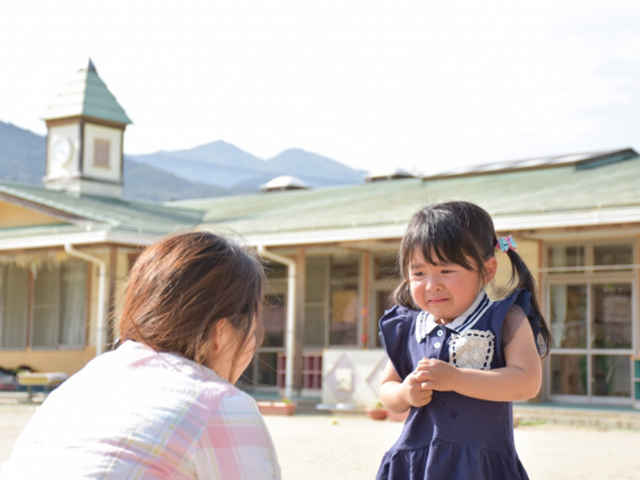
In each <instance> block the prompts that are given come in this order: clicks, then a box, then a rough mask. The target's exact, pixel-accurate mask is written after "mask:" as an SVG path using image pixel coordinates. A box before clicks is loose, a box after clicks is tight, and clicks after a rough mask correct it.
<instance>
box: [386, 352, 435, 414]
mask: <svg viewBox="0 0 640 480" xmlns="http://www.w3.org/2000/svg"><path fill="white" fill-rule="evenodd" d="M432 393H433V391H432V390H431V389H430V388H426V387H423V386H422V382H421V380H420V379H419V378H418V376H417V375H416V372H415V371H414V372H411V373H410V374H409V375H407V377H406V378H405V379H404V381H403V380H402V379H401V378H400V375H398V372H396V369H395V368H393V364H392V363H391V362H387V366H386V367H385V369H384V371H383V372H382V381H381V385H380V400H381V401H382V403H383V404H384V406H385V407H387V408H388V409H389V410H392V411H394V412H398V413H402V412H404V411H406V410H407V409H408V408H409V407H411V406H413V407H423V406H424V405H426V404H428V403H429V402H430V401H431V395H432Z"/></svg>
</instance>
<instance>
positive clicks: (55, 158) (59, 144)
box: [51, 136, 73, 169]
mask: <svg viewBox="0 0 640 480" xmlns="http://www.w3.org/2000/svg"><path fill="white" fill-rule="evenodd" d="M51 149H52V156H51V160H52V163H53V166H54V167H55V168H56V169H64V168H67V167H68V166H69V162H70V161H71V156H72V154H73V144H72V143H71V140H69V139H68V138H67V137H60V136H56V137H55V138H54V139H53V141H52V142H51Z"/></svg>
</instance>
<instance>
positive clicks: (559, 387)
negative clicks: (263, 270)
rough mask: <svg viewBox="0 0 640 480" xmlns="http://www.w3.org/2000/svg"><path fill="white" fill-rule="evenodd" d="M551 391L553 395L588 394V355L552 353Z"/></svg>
mask: <svg viewBox="0 0 640 480" xmlns="http://www.w3.org/2000/svg"><path fill="white" fill-rule="evenodd" d="M551 393H552V394H553V395H586V394H587V357H586V355H557V354H556V355H554V354H551Z"/></svg>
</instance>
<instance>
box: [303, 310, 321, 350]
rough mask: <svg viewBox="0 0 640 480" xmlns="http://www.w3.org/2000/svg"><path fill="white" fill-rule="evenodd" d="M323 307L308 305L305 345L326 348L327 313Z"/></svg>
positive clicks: (305, 317) (305, 311)
mask: <svg viewBox="0 0 640 480" xmlns="http://www.w3.org/2000/svg"><path fill="white" fill-rule="evenodd" d="M324 310H325V309H324V306H322V305H307V306H306V307H305V309H304V345H305V346H314V347H315V346H322V347H324V342H325V340H324V330H325V312H324Z"/></svg>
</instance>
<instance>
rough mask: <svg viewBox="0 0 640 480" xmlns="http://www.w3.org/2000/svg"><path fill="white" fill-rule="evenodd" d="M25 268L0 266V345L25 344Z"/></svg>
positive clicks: (26, 278)
mask: <svg viewBox="0 0 640 480" xmlns="http://www.w3.org/2000/svg"><path fill="white" fill-rule="evenodd" d="M28 288H29V287H28V274H27V270H26V269H24V268H21V267H18V266H16V265H6V266H0V322H1V323H0V327H2V331H1V332H0V346H2V347H5V348H25V347H26V346H27V308H28V293H27V292H28Z"/></svg>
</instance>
